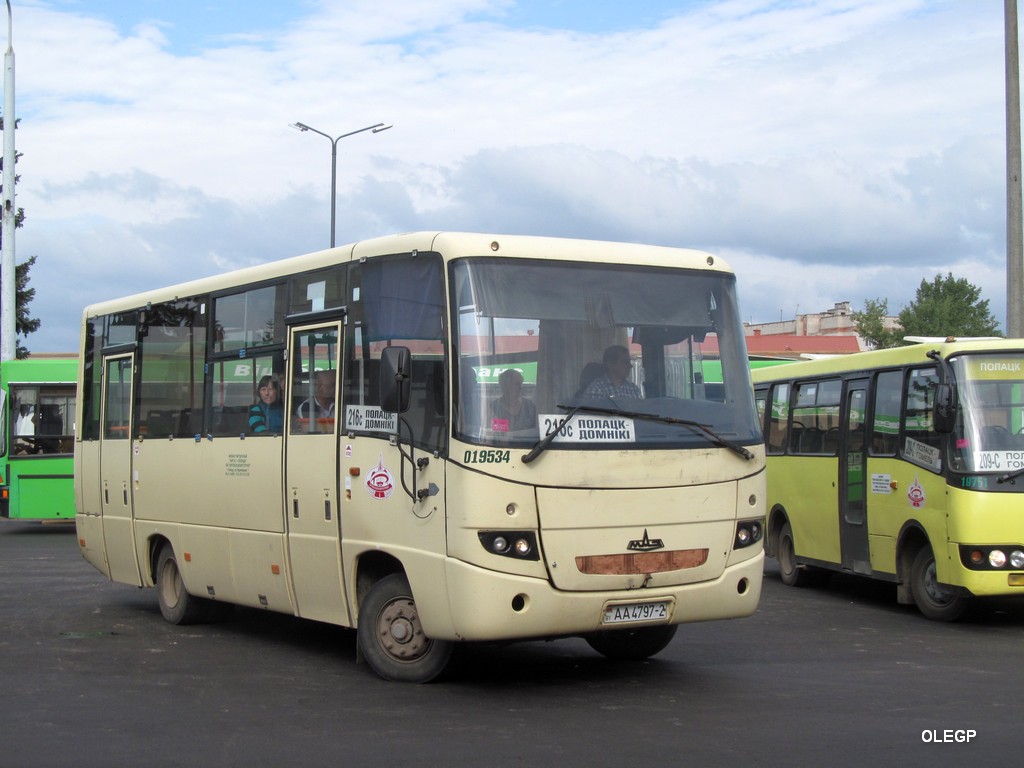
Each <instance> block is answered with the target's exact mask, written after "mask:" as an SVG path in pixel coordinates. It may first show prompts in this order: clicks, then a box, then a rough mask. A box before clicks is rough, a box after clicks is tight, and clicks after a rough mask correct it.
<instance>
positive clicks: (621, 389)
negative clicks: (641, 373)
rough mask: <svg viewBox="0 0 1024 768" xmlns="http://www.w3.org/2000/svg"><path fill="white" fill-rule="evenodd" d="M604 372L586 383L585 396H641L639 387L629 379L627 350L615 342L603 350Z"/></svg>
mask: <svg viewBox="0 0 1024 768" xmlns="http://www.w3.org/2000/svg"><path fill="white" fill-rule="evenodd" d="M603 362H604V373H603V374H602V375H600V376H598V377H597V378H596V379H594V380H593V381H592V382H590V384H588V385H587V389H586V391H585V392H584V393H583V394H584V395H585V396H586V397H631V398H634V399H637V400H639V399H640V398H642V397H643V395H642V394H641V393H640V387H638V386H637V385H636V384H634V383H633V382H632V381H630V380H629V373H630V371H631V370H632V363H630V360H629V350H628V349H626V348H625V347H623V346H621V345H619V344H616V345H614V346H611V347H608V349H606V350H605V351H604V359H603Z"/></svg>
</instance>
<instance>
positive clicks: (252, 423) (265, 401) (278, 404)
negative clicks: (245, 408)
mask: <svg viewBox="0 0 1024 768" xmlns="http://www.w3.org/2000/svg"><path fill="white" fill-rule="evenodd" d="M283 429H284V402H283V400H282V397H281V385H280V384H279V383H278V381H277V379H275V378H274V377H273V376H264V377H263V378H261V379H260V383H259V384H258V385H257V386H256V402H254V403H253V404H252V407H251V408H249V431H250V432H252V433H253V434H259V433H261V432H280V431H281V430H283Z"/></svg>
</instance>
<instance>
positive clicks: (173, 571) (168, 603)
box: [156, 544, 207, 624]
mask: <svg viewBox="0 0 1024 768" xmlns="http://www.w3.org/2000/svg"><path fill="white" fill-rule="evenodd" d="M156 591H157V595H158V596H159V600H160V613H162V614H163V617H164V619H166V620H167V621H169V622H170V623H171V624H196V623H198V622H201V621H204V620H205V619H206V617H207V608H206V604H207V601H206V600H204V599H202V598H199V597H193V596H192V595H190V594H189V593H188V590H186V589H185V582H183V581H182V580H181V571H179V570H178V560H177V558H175V556H174V550H173V549H172V548H171V545H170V544H165V545H164V546H163V548H162V549H161V550H160V554H159V556H158V557H157V560H156Z"/></svg>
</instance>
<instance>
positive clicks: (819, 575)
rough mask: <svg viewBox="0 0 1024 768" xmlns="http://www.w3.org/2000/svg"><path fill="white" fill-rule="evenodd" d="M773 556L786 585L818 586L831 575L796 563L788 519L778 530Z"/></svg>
mask: <svg viewBox="0 0 1024 768" xmlns="http://www.w3.org/2000/svg"><path fill="white" fill-rule="evenodd" d="M775 557H776V559H777V560H778V561H779V576H780V577H781V578H782V583H783V584H785V585H786V586H787V587H820V586H822V585H823V584H825V583H827V582H828V580H829V578H830V577H831V575H832V574H831V573H829V572H828V571H826V570H824V569H822V568H815V567H813V566H810V565H798V564H797V561H796V547H795V546H794V545H793V528H792V527H791V526H790V524H789V521H788V520H787V521H786V522H785V523H784V524H783V526H782V530H781V531H779V541H778V544H777V546H776V548H775Z"/></svg>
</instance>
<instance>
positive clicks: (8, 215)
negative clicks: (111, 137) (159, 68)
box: [0, 0, 18, 362]
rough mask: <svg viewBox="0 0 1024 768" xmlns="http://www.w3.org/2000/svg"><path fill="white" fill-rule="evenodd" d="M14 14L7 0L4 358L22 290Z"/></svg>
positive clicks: (0, 277) (0, 275)
mask: <svg viewBox="0 0 1024 768" xmlns="http://www.w3.org/2000/svg"><path fill="white" fill-rule="evenodd" d="M13 27H14V16H13V15H12V13H11V0H7V52H6V53H5V54H4V174H3V185H4V189H3V203H2V204H3V230H2V235H0V236H2V237H3V248H2V253H0V362H6V361H7V360H13V359H14V358H15V357H16V355H17V351H18V345H17V317H18V315H17V308H16V306H15V302H16V301H17V296H18V291H17V285H16V279H15V270H14V227H15V224H16V223H17V216H18V209H17V207H16V206H15V205H14V175H15V174H14V163H15V160H16V157H15V153H14V129H15V127H16V125H17V123H16V121H15V117H14V43H13V42H12V40H13Z"/></svg>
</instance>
